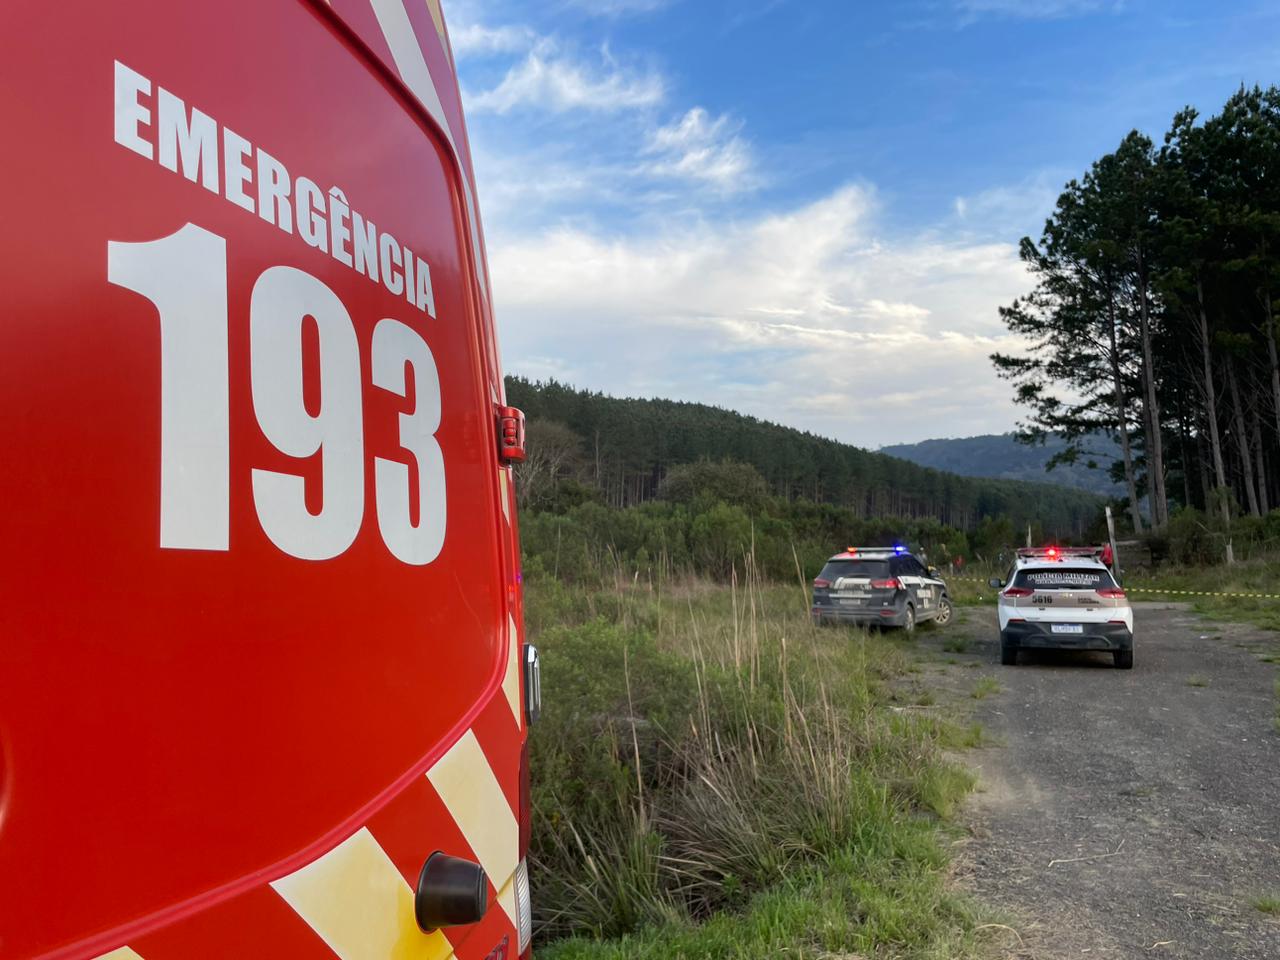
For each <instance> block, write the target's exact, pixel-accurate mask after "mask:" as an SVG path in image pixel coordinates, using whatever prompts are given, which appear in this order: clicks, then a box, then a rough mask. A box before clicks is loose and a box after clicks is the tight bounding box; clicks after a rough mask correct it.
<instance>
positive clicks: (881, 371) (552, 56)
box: [445, 0, 1280, 447]
mask: <svg viewBox="0 0 1280 960" xmlns="http://www.w3.org/2000/svg"><path fill="white" fill-rule="evenodd" d="M445 14H446V17H447V18H448V21H449V27H450V33H451V36H452V40H453V45H454V51H455V55H456V57H457V60H458V66H459V74H460V77H461V80H462V86H463V96H464V103H465V106H466V110H467V118H468V124H469V127H470V136H471V144H472V149H473V152H474V154H475V164H476V174H477V180H478V181H479V192H480V203H481V207H482V209H483V214H484V220H485V227H486V232H487V236H488V246H489V256H490V261H491V264H492V280H493V286H494V299H495V304H496V307H497V311H498V322H499V332H500V337H501V342H502V347H503V356H504V364H505V366H506V369H507V371H508V372H511V373H519V374H525V375H528V376H533V377H548V376H554V377H556V378H557V379H560V380H564V381H567V382H569V383H572V384H575V385H578V386H582V387H590V388H592V389H598V390H604V391H607V392H610V393H614V394H619V395H633V396H664V397H672V398H676V399H685V400H697V401H703V402H709V403H716V404H719V405H721V406H726V407H730V408H732V409H736V410H741V411H743V412H747V413H752V414H755V415H757V416H762V417H766V418H768V419H772V420H777V421H779V422H782V423H786V424H789V425H792V426H796V427H801V428H803V429H808V430H812V431H814V432H817V433H822V434H825V435H828V436H834V437H837V438H839V439H842V440H846V441H849V442H852V443H857V444H859V445H862V446H870V447H875V446H879V445H881V444H886V443H894V442H906V441H912V440H919V439H924V438H926V437H936V436H967V435H972V434H976V433H987V432H1000V431H1004V430H1008V429H1011V428H1012V427H1013V425H1014V422H1015V420H1016V419H1017V416H1018V412H1017V410H1016V409H1015V408H1014V406H1013V404H1012V403H1011V402H1010V395H1011V391H1010V390H1009V388H1008V385H1007V384H1005V383H1003V382H1001V381H999V380H997V379H996V377H995V375H994V373H993V372H992V370H991V366H990V364H989V362H988V361H987V360H986V356H987V354H989V353H990V352H991V351H992V350H995V349H1000V350H1009V349H1013V348H1016V344H1015V343H1013V342H1012V341H1010V340H1009V339H1008V338H1007V337H1005V336H1004V335H1003V328H1002V327H1001V325H1000V323H999V320H998V317H997V315H996V308H997V306H999V305H1001V304H1004V303H1007V302H1008V301H1009V300H1011V299H1012V298H1013V297H1015V296H1017V295H1019V294H1020V293H1022V292H1024V291H1025V290H1026V289H1027V287H1028V280H1027V277H1026V275H1025V273H1024V272H1023V271H1022V268H1021V266H1020V265H1019V263H1018V260H1017V255H1016V244H1017V241H1018V239H1019V238H1020V237H1021V236H1023V235H1024V234H1027V233H1033V234H1034V233H1037V232H1038V230H1039V227H1040V225H1041V224H1042V222H1043V219H1044V216H1045V215H1046V214H1047V212H1048V211H1049V209H1050V208H1051V207H1052V204H1053V200H1054V198H1055V197H1056V195H1057V192H1058V189H1059V188H1060V187H1061V185H1062V183H1063V182H1064V181H1065V180H1066V179H1068V178H1069V177H1071V176H1075V175H1077V174H1079V173H1080V172H1081V171H1082V170H1084V169H1085V168H1086V167H1087V166H1088V164H1089V163H1090V162H1091V161H1092V160H1094V159H1096V158H1097V157H1098V156H1100V155H1101V154H1102V153H1104V152H1106V151H1107V150H1109V149H1111V148H1113V147H1114V146H1115V145H1116V144H1117V143H1118V142H1119V141H1120V139H1121V137H1122V136H1123V135H1124V134H1125V133H1126V132H1128V131H1129V130H1130V129H1132V128H1134V127H1137V128H1139V129H1142V130H1145V131H1146V132H1148V133H1149V134H1151V135H1152V136H1154V137H1159V136H1160V135H1161V134H1162V133H1163V131H1164V130H1165V129H1166V127H1167V125H1168V121H1169V119H1170V118H1171V116H1172V115H1173V113H1174V112H1175V111H1176V110H1178V109H1179V108H1181V107H1182V106H1184V105H1186V104H1193V105H1196V106H1197V107H1199V108H1200V109H1201V110H1202V111H1205V112H1212V111H1213V110H1215V109H1216V108H1217V107H1218V106H1219V105H1220V104H1221V103H1222V101H1223V100H1224V99H1225V98H1226V97H1227V96H1228V95H1229V94H1230V92H1231V91H1232V90H1234V89H1235V88H1236V87H1237V86H1238V85H1239V84H1240V83H1241V82H1244V83H1248V84H1253V83H1261V84H1264V85H1265V84H1269V83H1274V82H1280V46H1278V45H1277V44H1276V42H1275V38H1276V37H1277V36H1280V4H1275V3H1265V2H1261V0H1240V2H1229V0H1224V2H1221V3H1209V2H1202V3H1191V2H1176V0H1169V2H1158V0H1125V2H1114V0H903V2H898V3H890V2H882V3H867V2H855V0H845V2H837V0H737V2H730V0H547V2H543V3H536V4H535V3H528V2H518V0H445ZM871 398H874V399H871Z"/></svg>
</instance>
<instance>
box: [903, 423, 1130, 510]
mask: <svg viewBox="0 0 1280 960" xmlns="http://www.w3.org/2000/svg"><path fill="white" fill-rule="evenodd" d="M1072 448H1078V451H1079V455H1078V456H1077V455H1076V449H1072ZM1069 449H1071V450H1072V459H1073V461H1074V462H1072V463H1058V462H1055V459H1056V458H1057V457H1059V456H1060V455H1062V454H1064V453H1065V452H1067V451H1068V450H1069ZM880 452H881V453H885V454H888V455H889V456H891V457H900V458H902V459H903V460H910V461H911V462H912V463H918V464H920V465H921V466H922V467H932V468H933V469H935V470H944V471H946V472H948V473H958V474H960V475H961V476H962V477H996V478H999V479H1002V480H1031V481H1034V482H1041V483H1052V484H1056V485H1057V486H1061V487H1072V488H1074V489H1076V490H1088V491H1089V492H1090V493H1096V494H1098V495H1099V496H1104V497H1123V496H1124V495H1125V489H1124V484H1123V482H1120V483H1117V482H1116V481H1115V480H1114V479H1112V475H1111V468H1112V466H1113V465H1114V464H1117V463H1119V461H1120V447H1119V444H1117V443H1116V441H1115V439H1114V438H1112V437H1110V436H1107V435H1105V434H1098V435H1096V436H1094V437H1093V439H1092V442H1087V443H1086V442H1082V440H1081V439H1080V438H1077V439H1075V440H1072V441H1068V440H1066V439H1065V438H1063V437H1060V436H1058V435H1057V434H1048V435H1046V436H1045V437H1044V438H1043V443H1033V444H1026V443H1022V442H1020V441H1019V440H1018V438H1017V436H1016V435H1015V434H1012V433H1001V434H994V433H989V434H983V435H981V436H977V437H950V438H947V439H938V440H922V441H920V442H919V443H895V444H893V445H892V446H887V447H881V448H880ZM1051 465H1052V466H1051Z"/></svg>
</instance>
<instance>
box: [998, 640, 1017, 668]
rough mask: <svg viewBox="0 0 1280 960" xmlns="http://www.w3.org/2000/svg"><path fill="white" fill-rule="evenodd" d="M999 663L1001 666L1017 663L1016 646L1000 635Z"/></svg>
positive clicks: (1010, 665) (1013, 665)
mask: <svg viewBox="0 0 1280 960" xmlns="http://www.w3.org/2000/svg"><path fill="white" fill-rule="evenodd" d="M1000 665H1001V666H1002V667H1016V666H1017V665H1018V648H1017V647H1016V646H1015V645H1014V644H1012V643H1010V642H1009V641H1008V640H1006V639H1005V638H1004V637H1003V636H1001V637H1000Z"/></svg>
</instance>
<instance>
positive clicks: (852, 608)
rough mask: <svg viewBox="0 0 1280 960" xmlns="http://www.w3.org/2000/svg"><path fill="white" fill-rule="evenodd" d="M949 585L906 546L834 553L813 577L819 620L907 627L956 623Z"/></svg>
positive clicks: (813, 610) (814, 606) (814, 611)
mask: <svg viewBox="0 0 1280 960" xmlns="http://www.w3.org/2000/svg"><path fill="white" fill-rule="evenodd" d="M953 612H954V607H952V605H951V595H950V593H949V592H948V591H947V585H946V584H945V583H944V582H943V581H942V580H941V579H939V577H938V576H937V571H936V570H934V568H933V567H926V566H925V565H924V564H923V563H921V562H920V561H919V560H918V559H916V558H915V557H914V556H912V555H911V554H910V553H909V552H907V549H906V548H905V547H850V548H849V549H847V550H846V551H845V552H844V553H837V554H836V555H835V556H833V557H831V558H830V559H829V560H828V561H827V563H826V566H824V567H823V568H822V572H821V573H819V574H818V577H817V579H816V580H814V581H813V604H812V606H811V608H810V613H811V615H812V616H813V619H814V622H815V623H820V624H821V623H860V624H863V625H864V626H870V625H871V624H879V625H881V626H886V627H902V628H903V629H904V630H906V631H908V632H910V631H912V630H914V629H915V628H916V624H917V623H921V622H923V621H925V620H932V621H933V622H934V623H936V624H938V626H946V625H947V624H948V623H950V622H951V618H952V614H953Z"/></svg>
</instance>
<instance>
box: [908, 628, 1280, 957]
mask: <svg viewBox="0 0 1280 960" xmlns="http://www.w3.org/2000/svg"><path fill="white" fill-rule="evenodd" d="M1136 606H1137V609H1136V611H1135V612H1136V643H1135V656H1134V669H1133V670H1131V671H1123V670H1115V669H1113V668H1112V666H1111V658H1110V656H1109V655H1100V654H1082V653H1072V654H1067V653H1063V654H1058V653H1056V652H1053V653H1039V654H1036V653H1031V654H1027V653H1024V654H1023V655H1022V661H1021V665H1020V666H1018V667H1001V666H999V665H998V659H999V658H998V651H997V646H996V628H995V617H994V611H993V610H986V609H982V610H977V609H970V610H969V611H967V614H966V616H965V617H964V618H963V622H960V623H957V624H955V626H954V627H953V628H952V630H951V631H942V630H935V631H924V632H922V633H921V634H920V637H921V639H922V640H924V639H925V638H926V637H927V638H928V639H927V641H926V642H927V643H928V644H930V645H936V646H937V647H938V648H939V650H940V649H941V644H942V643H943V642H944V640H945V639H947V638H955V637H956V635H957V634H959V635H961V636H968V637H970V638H972V640H971V644H970V646H969V649H968V651H967V652H966V653H965V654H963V655H961V656H959V657H957V658H956V659H958V660H960V661H962V662H963V661H970V662H971V663H972V662H973V661H974V660H976V661H978V663H979V664H980V667H979V668H978V669H972V670H956V669H955V668H954V667H951V668H949V669H948V670H947V674H948V676H949V678H952V679H953V680H954V681H955V682H957V683H962V684H968V683H972V682H973V681H975V680H976V679H977V678H978V677H979V676H993V677H995V678H996V679H998V680H999V681H1000V684H1001V687H1002V689H1001V690H1000V692H998V693H995V694H992V695H990V696H987V697H985V698H983V699H981V700H980V701H978V702H977V704H976V719H978V720H980V721H981V722H982V724H983V726H984V728H985V729H986V730H987V732H988V733H989V735H990V736H991V737H992V738H993V740H994V741H995V744H996V745H995V746H993V747H989V748H986V749H981V750H978V751H976V752H973V753H969V754H967V755H966V756H965V760H966V762H968V763H969V764H970V765H971V766H973V767H976V769H977V772H978V774H979V777H980V782H981V786H980V788H979V790H980V792H979V793H978V794H977V795H976V796H975V798H974V800H973V802H972V803H971V804H970V805H969V818H970V823H971V831H972V838H971V839H970V840H969V841H968V842H967V843H966V844H965V845H964V848H963V853H962V855H961V857H960V864H961V874H962V882H964V883H965V884H967V885H968V886H970V887H971V888H972V889H973V890H974V891H975V893H976V894H977V895H978V897H979V899H981V900H983V901H985V902H987V903H990V904H994V905H995V906H996V907H997V908H998V909H1001V910H1003V911H1004V912H1005V913H1006V914H1007V915H1008V916H1009V918H1010V926H1012V927H1014V928H1015V929H1016V930H1017V933H1018V935H1020V936H1021V941H1019V940H1018V939H1017V938H1016V937H1015V935H1014V934H1012V933H1009V934H1007V936H1008V938H1009V939H1008V944H1007V945H1008V946H1009V948H1010V953H1011V955H1012V956H1018V957H1028V958H1065V957H1072V958H1079V957H1087V958H1099V957H1100V958H1118V957H1123V958H1129V957H1144V958H1146V957H1162V958H1164V957H1168V958H1184V957H1185V958H1196V960H1216V958H1219V957H1223V958H1226V957H1238V958H1249V960H1255V958H1256V960H1264V958H1265V960H1280V914H1278V913H1272V914H1268V913H1266V912H1264V911H1263V910H1260V909H1259V908H1258V907H1257V906H1256V905H1255V903H1254V901H1255V900H1257V898H1259V897H1262V896H1274V897H1278V898H1280V734H1277V732H1276V728H1275V725H1274V719H1275V717H1276V691H1275V689H1274V686H1273V685H1274V683H1275V678H1276V675H1277V671H1276V667H1275V666H1273V665H1272V664H1271V663H1267V662H1264V661H1263V660H1262V657H1263V656H1265V655H1268V654H1270V655H1276V654H1280V638H1277V637H1276V635H1274V634H1270V635H1268V634H1265V633H1262V632H1260V631H1255V630H1252V629H1251V628H1248V627H1244V626H1240V625H1225V624H1211V623H1209V622H1207V621H1205V620H1203V619H1201V618H1200V617H1198V616H1197V615H1195V614H1194V613H1192V612H1190V611H1189V610H1188V609H1186V608H1185V607H1183V606H1181V605H1174V604H1155V603H1152V604H1137V605H1136ZM952 643H953V645H954V639H953V640H952ZM944 655H945V654H944Z"/></svg>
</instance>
